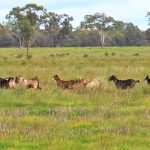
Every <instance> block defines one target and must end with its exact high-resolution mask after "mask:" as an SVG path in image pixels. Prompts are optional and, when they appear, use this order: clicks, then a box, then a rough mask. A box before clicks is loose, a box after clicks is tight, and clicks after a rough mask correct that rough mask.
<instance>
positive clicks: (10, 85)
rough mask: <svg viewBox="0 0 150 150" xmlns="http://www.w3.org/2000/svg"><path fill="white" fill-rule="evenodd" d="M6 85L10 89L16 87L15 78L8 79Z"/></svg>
mask: <svg viewBox="0 0 150 150" xmlns="http://www.w3.org/2000/svg"><path fill="white" fill-rule="evenodd" d="M8 84H9V87H10V88H14V87H15V85H16V82H15V78H13V77H9V78H8Z"/></svg>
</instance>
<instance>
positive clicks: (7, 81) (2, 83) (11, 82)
mask: <svg viewBox="0 0 150 150" xmlns="http://www.w3.org/2000/svg"><path fill="white" fill-rule="evenodd" d="M14 87H15V79H14V78H13V77H8V78H4V79H3V78H0V88H6V89H8V88H14Z"/></svg>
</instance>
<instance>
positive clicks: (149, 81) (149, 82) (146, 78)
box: [144, 76, 150, 84]
mask: <svg viewBox="0 0 150 150" xmlns="http://www.w3.org/2000/svg"><path fill="white" fill-rule="evenodd" d="M144 81H146V82H147V84H150V78H149V76H146V77H145V78H144Z"/></svg>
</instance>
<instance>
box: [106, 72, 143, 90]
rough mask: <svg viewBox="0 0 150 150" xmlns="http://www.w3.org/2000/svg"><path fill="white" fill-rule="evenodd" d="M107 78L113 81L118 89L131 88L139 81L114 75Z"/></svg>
mask: <svg viewBox="0 0 150 150" xmlns="http://www.w3.org/2000/svg"><path fill="white" fill-rule="evenodd" d="M108 80H109V81H114V82H115V85H116V87H117V88H118V89H127V88H133V87H134V86H135V84H136V83H140V81H139V80H134V79H127V80H118V79H117V78H116V77H115V76H114V75H112V76H110V77H109V78H108Z"/></svg>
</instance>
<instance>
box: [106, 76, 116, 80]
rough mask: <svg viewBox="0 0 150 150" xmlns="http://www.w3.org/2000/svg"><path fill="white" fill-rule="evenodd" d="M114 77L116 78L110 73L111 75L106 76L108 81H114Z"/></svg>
mask: <svg viewBox="0 0 150 150" xmlns="http://www.w3.org/2000/svg"><path fill="white" fill-rule="evenodd" d="M116 79H117V78H116V76H114V75H111V76H110V77H109V78H108V81H115V80H116Z"/></svg>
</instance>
